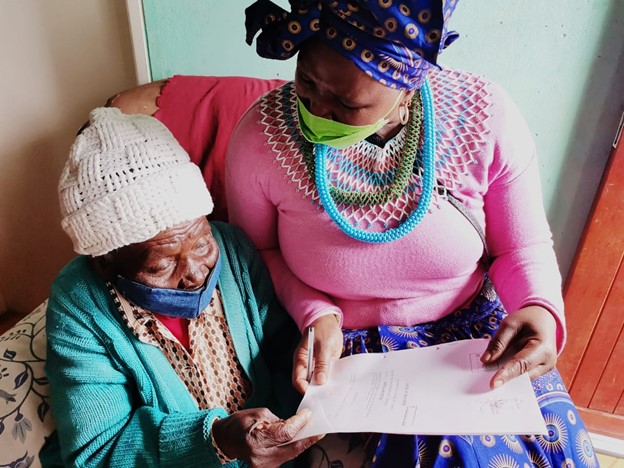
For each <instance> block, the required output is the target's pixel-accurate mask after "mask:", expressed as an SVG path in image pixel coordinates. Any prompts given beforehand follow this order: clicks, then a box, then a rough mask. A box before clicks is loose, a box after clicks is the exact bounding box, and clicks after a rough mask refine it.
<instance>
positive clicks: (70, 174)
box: [58, 107, 213, 256]
mask: <svg viewBox="0 0 624 468" xmlns="http://www.w3.org/2000/svg"><path fill="white" fill-rule="evenodd" d="M89 117H90V119H89V120H90V125H89V127H87V128H86V129H85V130H84V131H83V132H82V133H81V134H80V135H78V137H77V138H76V141H75V143H74V145H73V146H72V148H71V151H70V154H69V161H67V163H66V164H65V168H64V169H63V174H62V175H61V180H60V182H59V186H58V192H59V200H60V204H61V213H62V215H63V220H62V222H61V224H62V226H63V229H64V230H65V232H66V233H67V234H68V235H69V237H70V238H71V240H72V242H73V243H74V250H75V251H76V252H77V253H79V254H86V255H92V256H98V255H104V254H106V253H108V252H110V251H111V250H115V249H118V248H120V247H123V246H126V245H129V244H134V243H137V242H143V241H146V240H148V239H151V238H152V237H154V236H155V235H156V234H158V233H160V232H162V231H164V230H166V229H169V228H171V227H173V226H175V225H177V224H180V223H183V222H185V221H191V220H194V219H197V218H199V217H201V216H205V215H207V214H209V213H210V212H211V211H212V208H213V204H212V198H211V197H210V193H209V192H208V189H207V188H206V184H205V182H204V179H203V177H202V174H201V171H200V170H199V168H198V167H197V166H196V165H195V164H193V163H192V162H191V160H190V158H189V156H188V154H187V153H186V151H184V149H183V148H182V147H181V146H180V144H179V143H178V142H177V141H176V139H175V138H174V137H173V135H172V134H171V133H170V132H169V130H167V128H166V127H165V126H164V125H163V124H162V123H160V122H159V121H158V120H156V119H155V118H153V117H148V116H145V115H125V114H122V113H121V111H120V110H119V109H116V108H104V107H103V108H99V109H95V110H94V111H92V112H91V114H90V116H89Z"/></svg>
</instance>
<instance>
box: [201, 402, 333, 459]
mask: <svg viewBox="0 0 624 468" xmlns="http://www.w3.org/2000/svg"><path fill="white" fill-rule="evenodd" d="M310 414H311V413H310V410H307V409H304V410H302V411H301V412H300V413H298V414H296V415H294V416H292V417H291V418H289V419H286V420H284V421H282V420H281V419H279V418H278V417H277V416H275V415H274V414H273V413H271V411H269V410H268V409H267V408H254V409H247V410H241V411H237V412H235V413H233V414H231V415H230V416H228V417H227V418H223V419H219V420H218V421H215V422H214V424H213V425H212V436H213V438H214V440H215V443H216V444H217V446H218V447H219V449H220V450H221V451H222V452H223V453H224V455H226V456H227V457H228V458H231V459H237V460H242V461H245V462H246V463H247V464H249V466H251V467H257V466H263V467H273V466H279V465H281V464H282V463H285V462H287V461H288V460H292V459H293V458H295V457H296V456H297V455H299V454H300V453H301V452H303V451H304V450H305V449H307V448H308V447H310V446H311V445H314V444H315V443H316V442H318V441H319V440H320V439H322V438H323V436H322V435H320V436H314V437H309V438H307V439H302V440H298V441H296V442H292V443H290V444H287V445H283V446H281V447H278V445H281V444H284V443H286V442H288V441H290V440H291V439H292V438H293V437H294V436H295V435H296V434H297V433H298V432H299V431H300V430H301V429H302V428H303V426H305V425H306V423H307V422H308V420H309V419H310Z"/></svg>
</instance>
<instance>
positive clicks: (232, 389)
mask: <svg viewBox="0 0 624 468" xmlns="http://www.w3.org/2000/svg"><path fill="white" fill-rule="evenodd" d="M108 286H109V291H110V293H111V295H112V297H113V300H114V301H115V304H116V305H117V307H118V308H119V311H120V312H121V316H122V317H123V319H124V321H125V323H126V325H127V326H128V328H130V330H132V332H133V333H134V335H135V336H136V337H137V339H138V340H139V341H141V342H143V343H146V344H150V345H152V346H156V347H157V348H159V349H160V350H161V351H162V352H163V354H164V355H165V357H166V358H167V360H168V361H169V363H170V364H171V367H173V369H174V370H175V372H176V374H178V376H179V377H180V379H181V380H182V382H184V385H185V386H186V388H187V389H188V391H189V393H190V394H191V396H192V397H193V399H194V400H195V402H196V403H197V407H198V408H199V409H200V410H203V409H208V408H214V407H221V408H224V409H225V410H226V411H227V412H228V414H232V413H233V412H235V411H238V410H240V409H242V408H243V406H244V405H245V402H246V401H247V398H248V397H249V395H250V394H251V382H250V381H249V380H248V378H247V376H246V375H245V373H244V371H243V369H242V367H241V365H240V363H239V361H238V359H237V357H236V352H235V350H234V345H233V343H232V337H231V335H230V331H229V328H228V325H227V321H226V319H225V315H224V313H223V307H222V303H221V294H220V292H219V291H218V289H217V290H215V292H214V293H213V295H212V300H211V301H210V304H209V305H208V307H207V308H206V309H205V310H204V311H203V312H202V313H201V314H200V315H199V316H198V317H197V318H195V319H189V322H188V328H189V345H190V346H189V349H188V350H187V349H186V348H185V347H184V346H183V345H182V344H181V343H180V342H179V341H178V339H177V338H176V337H175V336H173V334H172V333H171V332H170V331H169V329H168V328H167V327H166V326H165V325H163V324H162V323H161V322H160V320H158V319H157V318H156V317H154V315H153V314H152V313H151V312H149V311H147V310H145V309H143V308H141V307H138V306H136V305H134V304H132V303H131V302H129V301H128V300H127V299H126V298H124V297H123V296H122V295H121V294H120V293H119V292H118V291H117V290H116V289H115V288H114V286H112V284H109V285H108Z"/></svg>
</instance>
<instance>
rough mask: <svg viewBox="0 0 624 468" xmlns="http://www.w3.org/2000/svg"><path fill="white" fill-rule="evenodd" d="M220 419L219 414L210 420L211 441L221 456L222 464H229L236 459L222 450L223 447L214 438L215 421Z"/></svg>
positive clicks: (219, 456)
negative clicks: (213, 427)
mask: <svg viewBox="0 0 624 468" xmlns="http://www.w3.org/2000/svg"><path fill="white" fill-rule="evenodd" d="M206 419H208V418H206ZM219 419H221V418H220V417H218V416H217V417H215V418H212V421H210V442H211V443H212V447H213V448H214V450H215V453H216V454H217V457H218V458H219V461H220V462H221V465H227V464H228V463H230V462H233V461H234V459H233V458H229V457H228V456H227V455H226V454H225V453H223V452H222V451H221V449H220V448H219V446H218V445H217V442H216V441H215V439H214V433H213V432H212V426H213V425H214V423H215V421H218V420H219Z"/></svg>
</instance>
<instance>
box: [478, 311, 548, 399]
mask: <svg viewBox="0 0 624 468" xmlns="http://www.w3.org/2000/svg"><path fill="white" fill-rule="evenodd" d="M503 355H505V356H509V359H508V360H507V361H506V362H505V363H504V364H503V366H502V367H501V368H500V369H499V370H498V371H497V372H496V373H495V374H494V375H493V376H492V380H491V381H490V386H491V387H492V388H496V387H500V386H501V385H503V384H504V383H506V382H508V381H509V380H511V379H513V378H514V377H517V376H519V375H520V374H523V373H525V372H528V373H529V377H530V378H531V380H534V379H536V378H537V377H539V376H540V375H542V374H545V373H546V372H548V371H549V370H551V369H553V368H554V367H555V364H556V363H557V322H556V320H555V318H554V317H553V315H552V314H551V313H550V312H549V311H547V310H546V309H544V308H543V307H540V306H528V307H524V308H522V309H519V310H518V311H516V312H514V313H512V314H509V315H508V316H507V317H506V318H505V319H504V320H503V321H502V322H501V324H500V327H499V329H498V331H497V332H496V334H495V335H494V336H493V337H492V339H491V340H490V342H489V343H488V347H487V349H486V350H485V352H484V353H483V355H482V356H481V361H482V362H483V363H484V364H488V363H491V362H494V361H496V360H497V359H499V358H501V356H503Z"/></svg>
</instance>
